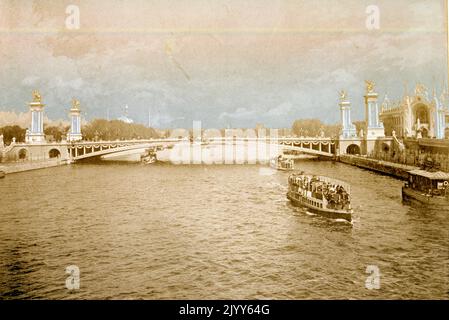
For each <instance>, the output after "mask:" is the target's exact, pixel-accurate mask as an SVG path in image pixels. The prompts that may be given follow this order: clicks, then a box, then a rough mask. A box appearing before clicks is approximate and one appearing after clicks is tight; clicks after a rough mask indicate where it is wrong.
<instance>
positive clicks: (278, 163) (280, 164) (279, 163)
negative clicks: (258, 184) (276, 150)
mask: <svg viewBox="0 0 449 320" xmlns="http://www.w3.org/2000/svg"><path fill="white" fill-rule="evenodd" d="M270 166H271V167H272V168H273V169H276V170H280V171H292V170H294V169H295V162H294V160H293V159H285V158H283V157H282V155H281V156H279V157H278V158H274V159H271V160H270Z"/></svg>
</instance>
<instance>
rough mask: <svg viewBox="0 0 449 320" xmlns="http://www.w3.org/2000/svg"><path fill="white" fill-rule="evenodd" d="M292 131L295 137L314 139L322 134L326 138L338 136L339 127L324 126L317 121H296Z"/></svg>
mask: <svg viewBox="0 0 449 320" xmlns="http://www.w3.org/2000/svg"><path fill="white" fill-rule="evenodd" d="M292 131H293V133H294V134H295V135H296V136H300V137H301V136H309V137H316V136H320V135H321V131H323V132H324V136H326V137H335V136H338V134H339V131H340V126H339V125H338V124H331V125H329V124H325V123H322V122H321V120H319V119H298V120H295V121H294V122H293V125H292Z"/></svg>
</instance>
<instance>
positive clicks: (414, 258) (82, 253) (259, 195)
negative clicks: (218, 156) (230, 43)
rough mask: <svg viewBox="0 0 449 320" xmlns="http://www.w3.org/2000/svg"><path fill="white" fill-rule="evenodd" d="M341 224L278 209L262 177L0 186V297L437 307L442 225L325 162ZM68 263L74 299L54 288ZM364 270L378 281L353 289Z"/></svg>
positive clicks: (350, 170)
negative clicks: (345, 192) (403, 301)
mask: <svg viewBox="0 0 449 320" xmlns="http://www.w3.org/2000/svg"><path fill="white" fill-rule="evenodd" d="M300 166H301V167H302V169H304V170H305V171H307V172H310V173H317V174H323V175H327V176H331V177H336V178H341V179H344V180H346V181H348V182H350V183H351V185H352V196H353V206H354V209H355V218H354V222H353V225H350V224H348V223H344V222H339V221H334V220H327V219H325V218H321V217H319V216H313V215H310V214H307V213H306V212H305V211H304V210H301V209H298V208H294V207H292V206H291V205H290V204H289V202H288V201H287V199H286V197H285V193H286V190H287V186H286V180H287V176H288V174H287V173H283V172H276V173H275V174H273V175H269V174H267V173H268V172H269V170H268V169H267V168H265V167H262V166H243V165H242V166H219V165H217V166H170V165H149V166H144V165H140V164H126V165H125V164H82V165H81V164H80V165H74V166H66V167H58V168H52V169H46V170H40V171H34V172H26V173H21V174H14V175H10V176H7V177H6V179H3V180H0V191H1V206H0V298H2V299H10V298H32V299H42V298H57V299H72V298H98V299H122V298H124V299H128V298H129V299H134V298H143V299H168V298H189V299H206V298H208V299H211V298H218V299H221V298H232V299H246V298H250V299H265V298H274V299H310V298H318V299H327V298H338V299H359V298H376V299H384V298H445V299H447V298H448V297H449V284H448V276H449V271H448V265H449V251H448V250H449V234H448V233H449V213H448V212H439V211H429V210H422V209H421V210H419V209H414V208H411V207H409V206H407V205H403V204H402V203H401V194H400V187H401V182H400V181H398V180H395V179H392V178H390V177H386V176H380V175H376V174H374V173H371V172H368V171H364V170H360V169H357V168H354V167H349V166H346V165H343V164H339V163H332V162H314V161H310V162H302V163H301V164H300ZM69 265H77V266H78V267H79V268H80V271H81V288H80V290H78V291H72V292H70V291H68V290H67V289H66V288H65V279H66V278H67V276H68V275H67V274H65V268H66V267H67V266H69ZM367 265H377V266H378V267H379V268H380V272H381V287H380V289H379V290H367V289H366V288H365V279H366V277H367V276H368V274H366V273H365V271H366V267H367Z"/></svg>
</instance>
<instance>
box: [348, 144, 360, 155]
mask: <svg viewBox="0 0 449 320" xmlns="http://www.w3.org/2000/svg"><path fill="white" fill-rule="evenodd" d="M346 153H347V154H361V152H360V147H359V146H358V145H356V144H354V143H353V144H350V145H349V146H348V147H347V148H346Z"/></svg>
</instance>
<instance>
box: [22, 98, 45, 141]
mask: <svg viewBox="0 0 449 320" xmlns="http://www.w3.org/2000/svg"><path fill="white" fill-rule="evenodd" d="M29 106H30V111H31V128H30V129H29V130H28V132H27V134H26V137H25V140H26V142H27V143H43V142H45V134H44V106H45V105H44V104H43V103H42V97H41V95H40V93H39V91H37V90H34V91H33V102H30V103H29Z"/></svg>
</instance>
